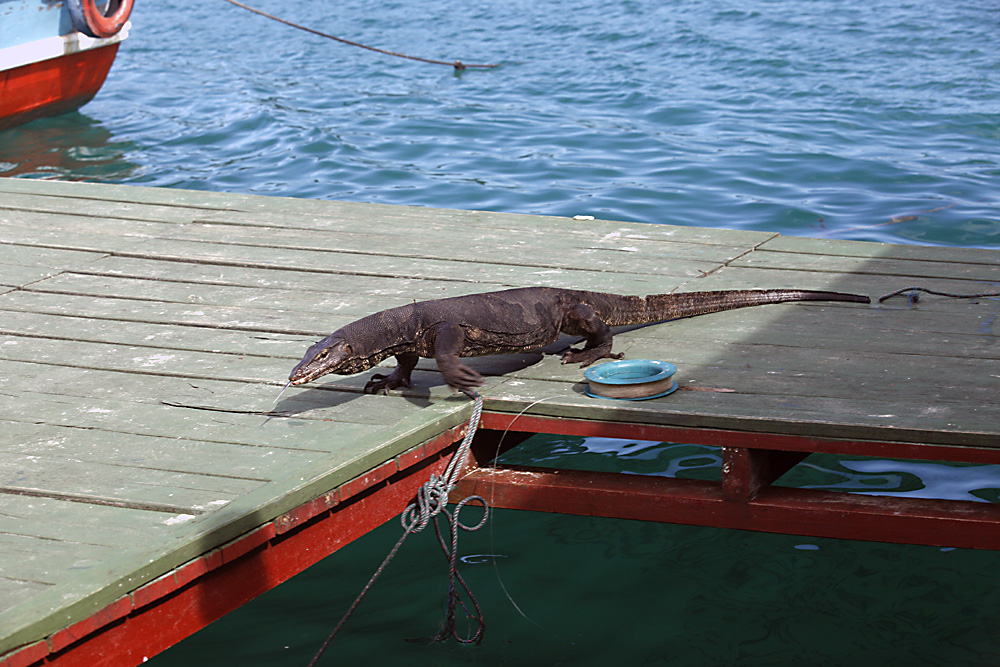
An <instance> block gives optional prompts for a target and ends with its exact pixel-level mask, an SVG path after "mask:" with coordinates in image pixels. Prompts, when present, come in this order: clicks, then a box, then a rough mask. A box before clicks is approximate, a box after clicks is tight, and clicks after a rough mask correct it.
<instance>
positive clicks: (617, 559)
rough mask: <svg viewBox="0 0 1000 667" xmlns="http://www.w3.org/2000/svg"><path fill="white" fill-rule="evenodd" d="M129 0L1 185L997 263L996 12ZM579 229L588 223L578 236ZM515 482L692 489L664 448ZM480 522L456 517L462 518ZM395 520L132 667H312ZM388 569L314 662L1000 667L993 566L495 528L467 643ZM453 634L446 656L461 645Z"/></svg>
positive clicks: (999, 47)
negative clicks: (85, 83)
mask: <svg viewBox="0 0 1000 667" xmlns="http://www.w3.org/2000/svg"><path fill="white" fill-rule="evenodd" d="M249 3H250V4H253V5H254V6H256V7H258V8H260V9H262V10H264V11H267V12H270V13H273V14H277V15H279V16H281V17H283V18H286V19H289V20H292V21H296V22H298V23H301V24H304V25H307V26H309V27H311V28H314V29H317V30H321V31H325V32H328V33H332V34H334V35H338V36H341V37H345V38H348V39H352V40H356V41H359V42H363V43H367V44H371V45H373V46H378V47H381V48H385V49H390V50H394V51H401V52H406V53H410V54H413V55H417V56H423V57H427V58H433V59H440V60H445V61H453V60H455V59H461V60H462V61H463V62H466V63H497V64H499V65H500V67H497V68H494V69H488V70H478V69H466V70H465V71H461V72H457V71H455V70H454V69H453V68H451V67H442V66H437V65H428V64H422V63H417V62H413V61H407V60H400V59H396V58H391V57H387V56H383V55H378V54H375V53H372V52H370V51H365V50H362V49H357V48H354V47H350V46H346V45H344V44H340V43H336V42H333V41H330V40H326V39H323V38H320V37H316V36H313V35H308V34H306V33H303V32H300V31H296V30H294V29H293V28H290V27H288V26H284V25H280V24H277V23H274V22H272V21H269V20H267V19H265V18H262V17H260V16H257V15H254V14H251V13H249V12H246V11H245V10H241V9H239V8H237V7H234V6H233V5H231V4H228V3H226V2H224V1H223V0H208V1H207V2H200V3H192V2H180V1H179V0H156V1H147V0H140V1H139V2H138V3H137V4H136V7H135V10H134V12H133V15H132V22H133V26H132V32H131V36H130V37H129V39H128V40H127V41H126V42H125V43H124V44H123V46H122V48H121V51H120V53H119V56H118V60H117V62H116V64H115V66H114V68H113V70H112V72H111V75H110V77H109V78H108V81H107V83H106V84H105V87H104V88H103V90H102V91H101V93H100V94H99V95H98V96H97V97H96V98H95V99H94V101H92V102H91V103H90V104H88V105H87V106H86V107H84V108H83V109H82V110H81V111H79V112H75V113H71V114H67V115H64V116H60V117H58V118H53V119H47V120H42V121H36V122H34V123H31V124H29V125H26V126H23V127H20V128H15V129H12V130H8V131H6V132H0V176H18V177H24V178H58V179H75V180H88V181H96V182H109V183H131V184H137V185H149V186H158V187H168V188H194V189H205V190H214V191H234V192H246V193H257V194H265V195H282V196H291V197H309V198H318V199H340V200H353V201H366V202H382V203H390V204H407V205H418V206H431V207H441V208H458V209H480V210H491V211H509V212H518V213H537V214H547V215H560V216H573V215H592V216H595V217H597V218H601V219H609V220H623V221H634V222H648V223H669V224H680V225H696V226H705V227H719V228H726V229H755V230H770V231H775V232H780V233H782V234H789V235H800V236H816V237H826V238H838V239H855V240H871V241H884V242H893V243H908V244H939V245H954V246H971V247H988V248H1000V4H998V3H997V2H996V1H995V0H955V1H949V2H941V1H940V0H933V1H932V0H867V1H865V2H861V1H860V0H794V1H793V0H756V1H753V2H751V1H749V0H718V1H716V2H697V1H695V0H659V1H654V0H576V1H575V2H566V1H565V0H531V1H530V2H529V1H527V0H505V1H504V2H497V1H496V0H463V1H461V2H459V1H458V0H425V1H423V2H400V1H397V0H376V1H375V2H361V1H360V0H341V1H340V2H336V3H332V2H318V1H317V2H303V3H287V2H279V1H278V0H249ZM581 224H586V223H585V222H581ZM509 456H510V459H509V460H510V461H512V462H522V463H525V462H526V463H536V464H544V465H556V466H566V467H571V466H576V467H584V468H587V469H597V470H621V471H624V472H630V473H636V474H657V475H672V476H680V477H695V478H702V479H712V478H715V477H717V476H718V474H719V472H718V466H719V454H718V451H717V450H713V449H712V448H704V447H696V446H693V445H684V444H676V443H636V442H622V441H609V440H601V439H581V438H575V439H574V438H537V439H534V440H533V441H529V443H527V444H526V446H524V447H522V448H519V449H518V450H514V451H513V452H512V453H511V454H510V455H509ZM782 483H783V484H793V485H796V486H804V487H806V486H807V487H816V488H823V489H838V490H845V491H853V492H865V493H882V494H890V495H911V496H919V497H925V496H929V497H943V498H960V499H966V500H979V501H982V502H987V501H993V502H996V501H997V500H998V498H1000V470H997V468H996V466H978V467H971V466H945V465H941V464H931V463H925V462H905V463H904V462H898V461H880V460H871V459H846V458H844V457H815V456H814V457H810V458H809V459H808V460H807V461H806V462H805V463H804V464H803V465H800V466H799V467H798V468H796V469H795V470H794V471H792V473H790V474H789V475H787V476H786V477H785V478H784V479H783V480H782ZM470 511H471V510H470ZM399 531H400V528H399V526H398V524H396V523H395V522H391V523H390V524H387V525H386V526H383V527H382V528H380V529H378V530H376V531H374V532H372V533H370V534H369V535H367V536H366V537H364V538H363V539H361V540H359V541H358V542H356V543H354V544H352V545H350V546H349V547H347V548H345V549H343V550H341V551H339V552H337V553H335V554H333V555H332V556H330V557H329V558H327V559H326V560H325V561H324V562H323V563H321V564H319V565H317V566H315V567H313V568H311V569H310V570H308V571H307V572H305V573H303V574H302V575H300V576H298V577H296V578H295V579H293V580H292V581H290V582H289V583H287V584H284V585H282V586H280V587H278V588H277V589H275V590H273V591H271V592H269V593H267V594H265V595H264V596H262V597H260V598H258V599H257V600H256V601H254V602H253V603H251V604H249V605H247V606H245V607H243V608H242V609H240V610H238V611H237V612H235V613H233V614H231V615H230V616H229V617H227V618H226V619H224V620H222V621H220V622H218V623H216V624H215V625H213V626H211V627H210V628H208V629H206V630H204V631H202V632H200V633H198V634H197V635H195V636H194V637H192V638H190V639H188V640H186V641H184V642H182V643H181V644H179V645H177V646H176V647H174V648H173V649H170V650H168V651H167V652H165V653H164V654H162V655H161V656H158V657H156V658H154V659H152V660H151V662H152V664H156V665H160V667H168V666H170V665H220V664H239V665H252V666H264V665H277V664H281V665H288V664H291V665H305V664H306V663H307V662H308V660H309V658H310V657H311V655H312V653H313V652H314V651H315V650H316V649H317V648H318V646H319V644H320V643H321V642H322V640H323V639H324V638H325V637H326V634H327V633H328V632H329V631H330V629H332V627H333V625H334V624H335V623H336V621H337V620H338V619H339V617H340V615H341V613H343V611H344V610H345V609H346V608H347V606H348V605H349V604H350V602H351V600H352V599H353V597H354V595H356V593H357V592H358V591H359V590H360V589H361V587H362V586H363V585H364V583H365V582H366V581H367V579H368V577H369V576H370V575H371V573H372V572H373V571H374V570H375V568H376V566H377V565H378V563H379V562H380V561H381V559H382V558H383V556H384V555H385V553H386V552H387V551H388V550H389V548H390V547H391V546H392V544H393V543H394V542H395V541H396V539H397V538H398V536H399ZM437 549H438V547H437V545H436V542H435V540H434V538H433V537H432V536H430V535H419V536H415V537H413V538H411V539H410V541H408V542H407V544H406V545H405V546H404V548H403V550H402V551H401V552H400V556H399V557H398V559H397V560H396V561H395V562H394V563H393V565H392V566H391V567H390V569H389V570H388V571H387V573H386V575H385V578H384V579H383V580H381V581H380V582H379V583H378V584H377V585H376V587H375V588H374V589H373V592H372V593H371V596H370V597H369V598H368V599H366V600H365V602H364V603H363V604H362V606H361V607H360V608H359V610H358V612H357V614H356V615H355V616H354V617H353V618H352V619H351V621H350V622H349V623H348V625H347V626H346V627H345V629H344V631H343V633H342V635H341V636H340V637H338V639H337V640H336V641H335V642H334V644H333V645H332V647H331V649H330V651H329V653H328V655H327V656H326V658H325V660H324V661H323V663H321V664H378V665H382V664H385V665H465V664H478V665H503V664H517V665H606V664H625V665H640V664H641V665H646V664H649V665H656V664H673V665H762V666H763V665H785V664H803V665H842V664H852V665H929V664H930V665H937V664H942V665H943V664H947V665H983V664H998V663H1000V633H998V632H997V630H996V628H997V625H998V622H1000V568H998V567H997V566H998V560H997V558H998V557H997V555H996V554H995V553H992V552H977V551H971V550H952V549H939V548H932V547H916V546H902V545H890V544H877V543H861V542H850V541H841V540H824V539H816V538H801V537H795V536H783V535H766V534H756V533H749V532H743V531H726V530H717V529H711V528H698V527H687V526H673V525H658V524H648V523H640V522H629V521H612V520H604V519H594V518H588V517H569V516H559V515H546V514H535V513H528V512H520V513H519V512H511V511H499V512H497V513H496V514H495V516H494V517H493V520H492V521H491V523H490V524H489V527H488V529H485V530H483V531H480V532H478V533H474V534H468V535H463V537H462V543H461V549H462V551H463V554H465V556H466V561H467V562H465V563H464V564H463V572H464V573H465V574H466V576H467V577H468V579H469V581H470V583H471V585H472V587H473V590H474V591H475V592H476V593H477V595H478V596H479V601H480V604H481V605H482V607H483V610H484V613H485V615H486V621H487V633H486V640H485V642H484V643H483V644H482V645H480V646H474V647H468V646H460V645H457V644H455V643H447V644H427V643H425V642H424V643H421V642H416V643H415V642H407V641H405V639H407V638H420V637H429V636H432V635H433V634H435V632H436V631H437V626H438V623H439V621H440V619H441V616H442V610H443V600H444V593H445V586H446V582H447V579H446V571H445V563H444V559H443V558H442V556H441V554H440V553H439V552H438V551H437ZM460 629H463V630H464V629H467V628H465V627H464V626H463V627H462V628H460Z"/></svg>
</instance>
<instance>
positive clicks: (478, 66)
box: [225, 0, 500, 72]
mask: <svg viewBox="0 0 1000 667" xmlns="http://www.w3.org/2000/svg"><path fill="white" fill-rule="evenodd" d="M225 2H228V3H229V4H231V5H235V6H237V7H239V8H241V9H245V10H247V11H248V12H253V13H254V14H258V15H260V16H263V17H264V18H269V19H271V20H272V21H277V22H278V23H283V24H285V25H287V26H291V27H292V28H298V29H299V30H303V31H305V32H308V33H311V34H313V35H318V36H319V37H325V38H327V39H332V40H333V41H335V42H340V43H341V44H347V45H349V46H357V47H358V48H362V49H368V50H369V51H374V52H375V53H381V54H383V55H387V56H394V57H396V58H406V59H408V60H417V61H419V62H422V63H430V64H431V65H447V66H448V67H454V68H455V71H459V72H460V71H462V70H464V69H470V68H476V69H491V68H493V67H499V66H500V65H498V64H496V65H490V64H482V63H480V64H473V63H463V62H462V61H461V60H457V59H456V60H454V61H452V62H447V61H444V60H432V59H430V58H421V57H420V56H408V55H406V54H405V53H396V52H395V51H387V50H385V49H380V48H377V47H374V46H368V45H366V44H361V43H360V42H352V41H351V40H349V39H344V38H343V37H335V36H333V35H328V34H327V33H325V32H320V31H319V30H313V29H312V28H307V27H306V26H304V25H299V24H298V23H292V22H291V21H286V20H285V19H283V18H279V17H277V16H274V15H273V14H268V13H267V12H262V11H260V10H259V9H254V8H253V7H250V6H248V5H244V4H243V3H242V2H237V1H236V0H225Z"/></svg>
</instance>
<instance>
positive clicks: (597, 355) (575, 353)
mask: <svg viewBox="0 0 1000 667" xmlns="http://www.w3.org/2000/svg"><path fill="white" fill-rule="evenodd" d="M624 356H625V355H624V354H623V353H621V352H619V353H618V354H612V352H611V347H610V346H607V347H604V346H602V347H592V348H590V349H587V348H584V349H582V350H569V351H568V352H566V353H565V354H564V355H563V357H562V362H563V363H564V364H580V368H586V367H587V366H589V365H591V364H592V363H594V362H595V361H597V360H598V359H605V358H607V359H621V358H623V357H624Z"/></svg>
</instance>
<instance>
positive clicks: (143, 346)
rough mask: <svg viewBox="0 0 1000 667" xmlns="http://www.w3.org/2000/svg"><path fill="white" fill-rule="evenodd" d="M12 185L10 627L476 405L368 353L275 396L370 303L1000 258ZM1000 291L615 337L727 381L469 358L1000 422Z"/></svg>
mask: <svg viewBox="0 0 1000 667" xmlns="http://www.w3.org/2000/svg"><path fill="white" fill-rule="evenodd" d="M0 193H3V196H2V197H0V286H6V287H5V288H0V422H2V425H3V427H4V429H5V435H6V436H7V437H6V438H5V439H4V440H3V442H2V443H0V653H2V652H4V651H6V650H8V649H9V648H11V647H13V646H16V645H17V644H18V643H22V642H26V641H31V640H36V639H39V638H44V637H45V636H46V635H47V634H49V633H51V632H54V631H56V630H58V629H60V628H61V627H63V626H64V625H66V624H67V623H69V622H72V621H74V620H80V619H82V618H85V617H86V616H87V615H89V614H90V613H93V612H94V611H96V610H98V609H100V608H101V607H102V606H104V605H106V604H108V603H110V602H112V601H113V600H115V599H117V598H118V597H120V596H121V595H123V594H125V593H127V592H128V591H131V590H134V589H135V588H136V587H138V586H140V585H141V584H142V583H144V582H146V581H150V580H152V579H154V578H156V577H159V576H162V575H163V574H164V573H165V572H168V571H169V570H170V569H172V568H174V567H177V566H179V565H181V564H183V563H185V562H187V561H189V560H191V559H193V558H197V557H199V556H200V555H202V554H204V553H205V552H206V551H209V550H211V549H213V548H217V547H218V546H220V545H222V544H224V543H225V542H226V541H228V540H232V539H234V538H236V537H238V536H239V535H241V534H244V533H246V532H247V531H250V530H253V529H254V528H256V527H258V526H260V525H262V524H263V523H265V522H267V521H270V520H273V519H274V518H275V517H277V516H279V515H280V514H281V513H283V512H287V511H289V510H291V509H293V508H295V507H297V506H298V505H300V504H302V503H304V502H307V501H308V500H310V499H312V498H313V497H315V496H318V495H321V494H323V493H326V492H328V491H329V490H330V489H333V488H336V487H337V486H338V485H339V484H343V483H344V482H346V481H348V480H350V479H352V478H353V477H355V476H357V475H359V474H361V473H363V472H365V471H366V470H369V469H371V468H373V467H375V466H378V465H380V464H382V463H383V462H385V461H388V460H391V459H392V458H393V457H394V456H398V455H399V454H400V453H402V452H404V451H406V450H407V449H408V448H411V447H414V446H417V445H419V444H420V443H421V442H423V441H425V440H426V439H428V438H430V437H433V436H435V435H437V434H438V433H440V432H442V431H443V430H444V429H446V428H450V427H452V426H456V425H458V424H460V423H462V422H464V421H465V420H466V419H468V416H469V412H470V407H471V406H470V403H469V401H468V399H467V398H465V397H464V396H461V395H454V394H452V392H451V391H450V390H449V389H448V388H447V387H445V386H443V384H442V380H441V375H440V373H439V372H438V371H437V369H436V366H435V364H434V362H433V361H430V360H423V361H421V363H420V364H419V365H418V368H417V371H416V372H415V373H414V383H413V387H411V388H410V389H407V390H402V391H395V392H393V395H391V396H366V395H363V394H362V393H361V390H362V388H363V386H364V383H365V381H366V379H367V376H368V375H369V373H365V374H360V375H357V376H351V377H340V376H327V377H324V378H322V379H321V380H319V381H317V382H315V383H312V384H311V385H309V386H306V387H300V388H289V389H288V390H287V391H286V392H285V393H284V394H283V395H282V397H281V399H280V400H278V401H277V404H276V405H273V403H274V399H275V397H276V396H277V393H278V391H279V389H280V387H281V385H282V384H283V383H284V380H285V378H286V377H287V374H288V371H289V370H290V369H291V367H292V365H294V363H295V362H296V361H297V360H298V358H299V357H300V356H301V354H302V353H303V352H304V350H305V348H306V347H307V346H308V345H309V344H310V343H311V342H313V341H314V340H316V338H318V337H320V336H325V335H327V334H328V333H330V332H331V331H333V330H334V329H336V328H338V327H339V326H342V325H343V324H345V323H347V322H349V321H352V320H354V319H357V318H358V317H361V316H363V315H366V314H368V313H370V312H374V311H376V310H380V309H383V308H388V307H392V306H396V305H400V304H403V303H408V302H410V301H412V300H415V299H416V300H421V299H430V298H440V297H445V296H455V295H460V294H470V293H475V292H481V291H488V290H493V289H503V288H506V287H515V286H527V285H551V286H560V287H569V288H578V289H593V290H600V291H610V292H618V293H626V294H650V293H659V292H669V291H674V290H682V291H692V290H699V289H701V290H710V289H733V288H747V287H800V288H806V289H834V290H839V291H852V292H853V291H857V292H861V293H865V294H869V295H871V296H878V295H879V294H881V293H885V292H888V291H891V290H892V289H896V288H898V287H902V286H905V285H906V284H909V283H919V282H923V281H929V282H933V285H931V286H937V287H939V288H942V287H941V286H943V289H948V290H953V291H979V290H978V289H972V288H974V287H978V286H980V285H986V284H989V283H990V282H991V281H995V280H997V278H998V276H997V269H996V267H997V266H998V265H1000V263H998V262H997V261H996V260H997V258H998V256H1000V255H998V253H996V252H995V251H981V250H967V249H941V248H904V247H899V246H886V245H882V244H858V243H849V242H842V241H835V240H825V239H792V238H786V237H778V236H777V235H775V234H772V233H766V232H747V231H728V230H705V229H695V228H684V227H674V226H669V225H638V224H633V223H621V222H614V221H599V220H596V221H576V220H570V219H566V218H556V217H546V218H541V217H537V216H526V215H515V214H497V213H489V212H482V211H448V210H438V209H429V208H421V207H397V206H388V205H371V204H360V203H345V202H324V201H302V200H292V199H284V198H268V197H259V196H252V195H240V194H233V193H210V192H197V191H181V190H166V189H151V188H142V187H133V186H111V185H100V184H88V183H58V182H41V181H27V180H18V179H2V178H0ZM15 287H16V288H18V289H12V288H15ZM965 288H968V289H965ZM998 304H1000V301H995V300H980V301H979V302H955V301H942V300H935V299H932V298H925V299H924V300H922V301H921V302H920V303H919V304H918V305H917V307H916V308H911V307H910V306H909V304H908V303H907V302H906V300H905V299H902V300H899V301H895V302H889V303H887V304H885V305H883V306H882V307H864V306H856V305H853V304H852V305H845V304H784V305H781V306H769V307H766V308H759V309H747V310H743V311H735V312H731V313H720V314H716V315H710V316H705V317H700V318H693V319H689V320H683V321H678V322H672V323H667V324H661V325H656V326H651V327H645V328H641V329H637V330H634V331H627V332H623V333H621V334H619V336H618V338H617V345H618V346H619V349H621V350H622V351H625V352H626V353H627V354H628V355H629V356H630V357H638V356H646V357H652V358H663V359H667V360H670V361H675V362H676V363H678V366H679V369H680V370H679V371H678V379H679V381H680V382H681V383H682V385H684V387H685V388H690V387H698V388H709V389H711V388H715V389H730V390H732V391H728V392H718V391H686V390H685V391H678V392H676V393H675V394H673V395H672V396H670V397H669V398H665V399H659V400H655V401H648V402H638V403H629V404H622V403H616V402H610V401H599V400H597V399H590V398H588V397H586V396H585V395H584V394H583V388H584V385H583V382H582V373H581V370H580V369H579V367H577V366H563V365H561V364H560V363H559V359H558V358H557V357H555V356H551V355H543V354H536V353H526V354H522V355H509V356H506V357H496V358H482V359H474V360H470V361H469V363H470V365H472V366H473V367H475V368H476V369H477V370H479V371H480V372H482V373H483V374H484V375H485V376H486V380H487V385H486V387H485V388H484V394H485V395H487V396H488V397H489V401H490V402H489V407H490V409H493V410H498V411H506V412H510V413H512V414H516V413H517V412H518V411H520V410H521V409H524V408H528V412H529V413H530V414H544V415H553V416H566V417H572V418H574V419H601V420H611V421H614V422H631V423H647V424H673V425H678V426H707V427H717V428H727V429H737V430H743V431H752V432H776V433H790V434H807V435H816V436H828V437H848V438H875V439H885V440H907V441H912V442H917V443H923V445H922V446H926V447H932V446H933V445H934V444H952V445H953V444H956V443H957V444H964V445H967V446H970V447H982V448H996V447H998V446H1000V445H998V443H1000V438H998V437H997V436H998V435H1000V433H998V430H1000V426H998V424H1000V414H998V413H997V410H996V409H995V408H994V407H993V405H994V403H995V401H994V400H993V397H994V396H995V393H996V390H997V389H1000V386H998V379H1000V369H998V368H997V363H998V356H1000V355H998V354H997V352H996V349H995V348H996V347H997V346H995V335H994V324H993V322H994V321H995V320H996V317H997V315H998V314H1000V305H998ZM569 342H572V339H570V338H568V337H566V338H564V339H563V340H562V341H561V342H560V343H558V344H556V345H553V346H550V348H549V349H548V350H547V351H548V352H554V351H556V350H558V349H559V348H560V347H561V346H565V345H566V344H568V343H569ZM384 365H385V366H387V367H391V366H392V365H393V362H392V361H391V360H389V361H387V362H385V364H384ZM539 401H541V402H539ZM529 406H530V407H529ZM272 408H273V409H274V410H275V411H276V413H277V415H276V416H271V417H266V416H263V415H261V414H260V413H262V412H266V411H268V410H271V409H272ZM26 493H30V494H33V495H23V494H26ZM50 543H51V544H52V546H53V550H52V553H51V558H48V554H47V552H46V550H45V549H44V547H47V546H48V545H49V544H50ZM79 545H84V546H82V547H81V546H79ZM8 547H9V548H8ZM74 554H76V556H74ZM79 554H84V556H85V558H84V561H85V562H82V563H81V562H80V556H79ZM32 556H33V557H34V560H29V561H28V562H26V563H25V564H24V565H23V566H22V565H21V564H19V563H18V561H19V560H22V559H28V558H30V557H32ZM46 559H47V560H46ZM41 561H45V563H44V564H40V562H41ZM91 561H92V562H91ZM12 567H17V568H20V569H18V570H17V572H16V573H12V571H10V570H9V568H12Z"/></svg>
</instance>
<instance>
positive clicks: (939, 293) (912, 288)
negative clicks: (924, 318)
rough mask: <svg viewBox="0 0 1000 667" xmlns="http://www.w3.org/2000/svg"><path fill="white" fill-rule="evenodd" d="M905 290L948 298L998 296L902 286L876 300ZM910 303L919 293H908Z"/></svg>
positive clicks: (915, 299)
mask: <svg viewBox="0 0 1000 667" xmlns="http://www.w3.org/2000/svg"><path fill="white" fill-rule="evenodd" d="M905 292H926V293H927V294H935V295H937V296H946V297H948V298H950V299H982V298H986V297H991V296H1000V292H978V293H976V294H954V293H952V292H939V291H937V290H932V289H928V288H926V287H904V288H902V289H898V290H896V291H895V292H889V293H888V294H886V295H883V296H880V297H879V298H878V302H879V303H882V302H883V301H885V300H886V299H891V298H892V297H894V296H899V295H900V294H903V293H905ZM907 296H909V298H910V303H911V304H912V303H915V302H916V301H917V300H918V299H919V298H920V295H919V294H909V295H907Z"/></svg>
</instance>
